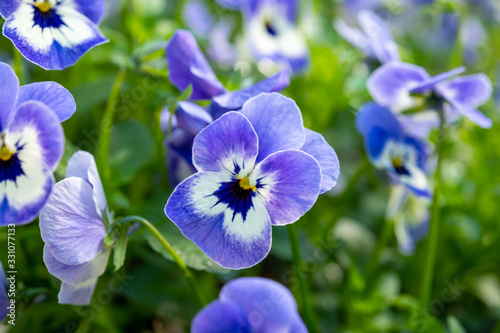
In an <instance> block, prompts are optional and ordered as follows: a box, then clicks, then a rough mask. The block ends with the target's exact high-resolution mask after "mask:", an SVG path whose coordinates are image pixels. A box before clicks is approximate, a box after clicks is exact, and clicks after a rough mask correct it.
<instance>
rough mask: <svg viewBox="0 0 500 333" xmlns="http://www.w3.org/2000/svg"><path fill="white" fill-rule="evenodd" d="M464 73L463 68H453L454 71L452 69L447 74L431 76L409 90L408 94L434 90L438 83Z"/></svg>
mask: <svg viewBox="0 0 500 333" xmlns="http://www.w3.org/2000/svg"><path fill="white" fill-rule="evenodd" d="M463 72H465V67H458V68H455V69H452V70H450V71H448V72H444V73H441V74H438V75H436V76H433V77H431V78H429V79H427V80H425V81H423V82H421V83H419V84H418V85H416V86H415V87H413V88H412V89H411V90H410V93H417V94H422V93H425V92H427V91H429V90H431V89H434V87H435V86H436V85H437V84H439V83H440V82H443V81H444V80H447V79H449V78H450V77H453V76H456V75H459V74H461V73H463Z"/></svg>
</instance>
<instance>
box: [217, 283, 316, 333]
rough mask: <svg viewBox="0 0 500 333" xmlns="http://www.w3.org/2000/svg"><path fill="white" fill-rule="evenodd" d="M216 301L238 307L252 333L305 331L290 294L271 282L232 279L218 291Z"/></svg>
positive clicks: (280, 285) (303, 332) (282, 287)
mask: <svg viewBox="0 0 500 333" xmlns="http://www.w3.org/2000/svg"><path fill="white" fill-rule="evenodd" d="M219 299H220V300H221V301H222V302H228V303H233V304H237V305H238V306H239V307H240V308H242V309H243V311H244V312H245V313H246V314H247V316H248V321H249V323H250V325H251V327H252V332H297V333H299V332H302V333H306V332H307V329H306V326H305V325H304V323H303V322H302V319H301V318H300V316H299V314H298V312H297V303H296V302H295V299H294V298H293V295H292V293H291V292H290V291H289V290H288V289H286V288H285V287H284V286H283V285H282V284H280V283H278V282H275V281H273V280H269V279H264V278H259V277H244V278H239V279H236V280H232V281H230V282H228V283H226V285H225V286H224V287H223V288H222V290H221V292H220V294H219Z"/></svg>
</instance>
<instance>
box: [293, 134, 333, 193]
mask: <svg viewBox="0 0 500 333" xmlns="http://www.w3.org/2000/svg"><path fill="white" fill-rule="evenodd" d="M300 150H302V151H304V152H306V153H308V154H309V155H311V156H312V157H314V158H315V159H316V161H318V163H319V166H320V167H321V188H320V192H319V193H320V194H321V193H324V192H326V191H329V190H331V189H332V188H333V187H334V186H335V185H336V184H337V179H338V178H339V174H340V165H339V159H338V157H337V153H335V150H333V148H332V147H331V146H330V145H329V144H328V142H326V140H325V138H323V136H322V135H321V134H319V133H316V132H314V131H311V130H310V129H307V128H306V142H305V143H304V145H303V146H302V148H300Z"/></svg>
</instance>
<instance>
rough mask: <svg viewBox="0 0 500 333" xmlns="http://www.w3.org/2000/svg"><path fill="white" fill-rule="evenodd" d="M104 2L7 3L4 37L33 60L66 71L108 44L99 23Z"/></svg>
mask: <svg viewBox="0 0 500 333" xmlns="http://www.w3.org/2000/svg"><path fill="white" fill-rule="evenodd" d="M104 6H105V3H104V0H91V1H88V0H87V1H84V0H3V1H1V2H0V14H1V15H2V17H3V18H4V19H5V20H6V21H5V24H4V26H3V34H4V35H5V36H6V37H7V38H9V39H10V40H12V42H13V43H14V45H15V46H16V47H17V48H18V49H19V51H20V52H21V53H22V54H23V55H24V57H26V59H28V60H29V61H31V62H33V63H35V64H37V65H39V66H40V67H42V68H44V69H59V70H61V69H64V68H66V67H68V66H71V65H73V64H75V63H76V62H77V61H78V59H80V58H81V57H82V56H83V55H84V54H85V53H87V51H88V50H90V49H91V48H93V47H94V46H96V45H99V44H102V43H104V42H106V41H107V40H106V38H105V37H104V36H103V35H102V33H101V32H100V31H99V28H98V26H97V25H98V24H99V22H100V21H101V19H102V17H103V15H104Z"/></svg>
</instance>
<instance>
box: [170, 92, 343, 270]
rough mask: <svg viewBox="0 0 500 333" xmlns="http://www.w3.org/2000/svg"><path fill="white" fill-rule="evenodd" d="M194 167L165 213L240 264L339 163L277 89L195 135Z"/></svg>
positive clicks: (265, 246)
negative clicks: (306, 127)
mask: <svg viewBox="0 0 500 333" xmlns="http://www.w3.org/2000/svg"><path fill="white" fill-rule="evenodd" d="M193 163H194V165H195V167H196V169H197V170H198V172H197V173H196V174H194V175H193V176H191V177H189V178H187V179H186V180H184V181H183V182H182V183H181V184H180V185H178V186H177V187H176V189H175V190H174V193H173V194H172V196H171V197H170V198H169V200H168V203H167V205H166V207H165V213H166V215H167V216H168V217H169V218H170V219H171V220H172V221H173V222H174V223H175V224H176V225H177V226H178V227H179V229H180V230H181V231H182V233H183V234H184V235H185V236H186V237H187V238H189V239H190V240H192V241H193V242H195V243H196V244H197V245H198V246H199V247H200V248H201V249H202V250H203V251H204V252H205V253H206V254H207V255H208V256H209V257H210V258H211V259H212V260H214V261H215V262H217V263H218V264H219V265H221V266H222V267H225V268H232V269H241V268H246V267H251V266H253V265H256V264H257V263H258V262H260V261H261V260H262V259H264V257H265V256H266V255H267V253H268V252H269V250H270V248H271V226H272V225H286V224H290V223H293V222H295V221H297V220H298V219H299V218H300V217H301V216H302V215H303V214H305V213H306V212H307V211H308V210H309V209H310V208H311V207H312V206H313V205H314V203H315V202H316V199H317V197H318V194H320V193H323V192H325V191H327V190H329V189H331V188H332V187H333V186H334V185H335V183H336V180H337V178H338V174H339V164H338V159H337V156H336V154H335V151H334V150H333V148H331V147H330V146H329V145H328V144H327V143H326V142H325V141H324V139H323V138H322V137H321V135H319V134H318V133H315V132H312V131H308V130H306V129H305V128H304V126H303V124H302V116H301V113H300V110H299V109H298V107H297V105H296V104H295V103H294V102H293V101H292V100H291V99H288V98H286V97H284V96H282V95H280V94H277V93H272V94H260V95H258V96H257V97H253V98H251V99H249V100H248V101H247V102H246V103H245V104H244V105H243V108H242V109H241V112H234V111H231V112H228V113H226V114H224V115H223V116H221V117H220V118H219V119H217V120H215V121H214V122H213V123H211V124H210V125H208V126H207V127H205V128H204V129H203V130H202V131H201V132H200V133H199V134H198V135H197V136H196V138H195V139H194V144H193Z"/></svg>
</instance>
